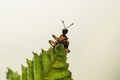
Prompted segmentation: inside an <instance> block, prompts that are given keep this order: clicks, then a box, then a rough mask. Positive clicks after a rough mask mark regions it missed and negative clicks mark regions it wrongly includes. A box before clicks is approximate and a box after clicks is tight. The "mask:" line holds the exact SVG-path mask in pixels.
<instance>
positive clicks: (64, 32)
mask: <svg viewBox="0 0 120 80" xmlns="http://www.w3.org/2000/svg"><path fill="white" fill-rule="evenodd" d="M62 23H63V25H64V29H63V30H62V33H63V35H65V34H67V32H68V28H69V27H71V26H72V25H73V23H72V24H71V25H69V26H68V27H66V26H65V24H64V21H62Z"/></svg>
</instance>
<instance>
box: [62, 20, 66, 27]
mask: <svg viewBox="0 0 120 80" xmlns="http://www.w3.org/2000/svg"><path fill="white" fill-rule="evenodd" d="M62 23H63V26H64V28H65V29H66V26H65V23H64V21H63V20H62Z"/></svg>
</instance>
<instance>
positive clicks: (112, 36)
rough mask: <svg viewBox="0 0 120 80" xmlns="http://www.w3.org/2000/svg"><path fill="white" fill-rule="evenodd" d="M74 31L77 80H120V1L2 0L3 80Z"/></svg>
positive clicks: (0, 42)
mask: <svg viewBox="0 0 120 80" xmlns="http://www.w3.org/2000/svg"><path fill="white" fill-rule="evenodd" d="M61 20H64V21H65V24H66V25H69V24H71V23H72V22H73V23H74V26H72V27H71V28H69V32H68V37H69V40H70V46H69V48H70V50H71V53H70V54H68V62H69V63H70V66H69V69H70V71H71V72H72V76H73V79H74V80H120V0H0V80H6V74H5V73H6V71H7V67H9V68H11V69H13V70H14V71H18V72H19V73H21V64H24V65H26V58H28V59H32V56H33V54H32V51H34V52H37V53H40V52H41V48H42V49H45V50H47V49H48V48H49V47H50V45H49V43H48V40H49V39H52V40H53V38H52V37H51V35H52V34H55V35H56V36H59V35H60V34H61V30H62V28H63V25H62V23H61Z"/></svg>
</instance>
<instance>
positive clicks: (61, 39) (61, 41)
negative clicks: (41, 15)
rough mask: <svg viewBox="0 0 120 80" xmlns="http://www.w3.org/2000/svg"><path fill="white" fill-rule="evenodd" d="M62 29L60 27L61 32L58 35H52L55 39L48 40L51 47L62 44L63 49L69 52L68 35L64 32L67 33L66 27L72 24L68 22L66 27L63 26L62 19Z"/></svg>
mask: <svg viewBox="0 0 120 80" xmlns="http://www.w3.org/2000/svg"><path fill="white" fill-rule="evenodd" d="M62 23H63V26H64V29H62V34H61V35H60V36H59V37H56V36H55V35H52V37H53V38H54V39H55V40H56V41H52V40H49V43H50V45H51V46H52V47H55V46H56V45H58V44H63V45H64V49H65V51H66V52H67V53H69V52H70V50H69V49H68V46H69V41H68V37H67V36H66V34H67V33H68V28H69V27H71V26H72V25H73V23H72V24H70V25H69V26H68V27H66V26H65V24H64V21H62Z"/></svg>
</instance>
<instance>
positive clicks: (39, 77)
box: [7, 44, 73, 80]
mask: <svg viewBox="0 0 120 80" xmlns="http://www.w3.org/2000/svg"><path fill="white" fill-rule="evenodd" d="M33 55H34V57H33V59H32V60H29V59H27V67H25V66H23V65H22V73H21V75H19V74H18V73H17V72H13V71H12V70H11V69H8V72H7V80H20V76H21V80H73V79H72V76H71V72H70V71H69V70H68V67H69V64H68V63H67V62H66V61H67V53H66V52H65V50H64V46H63V45H61V44H59V45H57V46H55V47H54V48H50V49H48V50H47V51H45V50H42V52H41V54H40V55H38V54H37V53H35V52H33Z"/></svg>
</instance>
